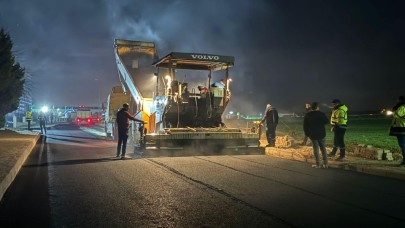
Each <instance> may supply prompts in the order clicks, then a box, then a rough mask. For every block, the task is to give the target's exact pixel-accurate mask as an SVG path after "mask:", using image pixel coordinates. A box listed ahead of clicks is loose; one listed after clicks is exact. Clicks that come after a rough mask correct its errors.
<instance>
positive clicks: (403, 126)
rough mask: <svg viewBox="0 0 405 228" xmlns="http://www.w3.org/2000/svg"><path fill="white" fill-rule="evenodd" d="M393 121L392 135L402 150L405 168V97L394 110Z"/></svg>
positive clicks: (400, 98) (401, 98)
mask: <svg viewBox="0 0 405 228" xmlns="http://www.w3.org/2000/svg"><path fill="white" fill-rule="evenodd" d="M392 111H393V112H394V113H393V119H392V123H391V128H390V135H392V136H396V137H397V139H398V144H399V147H400V148H401V150H402V162H401V164H400V165H401V166H405V96H400V97H399V98H398V100H397V104H396V105H395V107H394V108H393V109H392Z"/></svg>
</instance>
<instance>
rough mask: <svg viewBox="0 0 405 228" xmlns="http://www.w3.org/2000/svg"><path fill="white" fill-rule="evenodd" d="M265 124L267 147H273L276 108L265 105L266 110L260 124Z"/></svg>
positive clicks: (274, 142)
mask: <svg viewBox="0 0 405 228" xmlns="http://www.w3.org/2000/svg"><path fill="white" fill-rule="evenodd" d="M263 122H266V127H267V131H266V136H267V143H268V144H267V146H266V147H273V146H275V144H276V128H277V124H278V111H277V109H276V108H274V107H273V106H271V105H270V104H267V106H266V110H265V111H264V116H263V119H262V121H261V123H263Z"/></svg>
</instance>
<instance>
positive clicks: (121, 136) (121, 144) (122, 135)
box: [117, 128, 128, 157]
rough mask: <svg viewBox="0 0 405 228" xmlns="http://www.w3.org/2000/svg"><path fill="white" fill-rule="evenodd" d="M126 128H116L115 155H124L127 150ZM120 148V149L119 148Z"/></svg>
mask: <svg viewBox="0 0 405 228" xmlns="http://www.w3.org/2000/svg"><path fill="white" fill-rule="evenodd" d="M127 140H128V129H127V128H124V129H118V145H117V156H120V154H121V157H125V153H126V150H127ZM121 149H122V150H121Z"/></svg>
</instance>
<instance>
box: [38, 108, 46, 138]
mask: <svg viewBox="0 0 405 228" xmlns="http://www.w3.org/2000/svg"><path fill="white" fill-rule="evenodd" d="M38 122H39V128H41V134H43V133H44V132H45V134H46V117H45V114H44V113H43V112H41V113H39V115H38Z"/></svg>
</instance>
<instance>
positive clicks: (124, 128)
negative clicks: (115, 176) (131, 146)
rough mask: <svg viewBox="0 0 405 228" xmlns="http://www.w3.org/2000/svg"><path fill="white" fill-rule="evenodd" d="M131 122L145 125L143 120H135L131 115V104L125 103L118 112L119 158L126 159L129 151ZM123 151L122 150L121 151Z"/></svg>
mask: <svg viewBox="0 0 405 228" xmlns="http://www.w3.org/2000/svg"><path fill="white" fill-rule="evenodd" d="M129 120H134V121H138V122H141V123H142V124H145V122H144V121H143V120H140V119H137V118H135V117H134V116H133V115H131V114H130V113H129V104H128V103H125V104H123V105H122V108H121V109H120V110H119V111H118V112H117V120H116V122H117V126H118V144H117V158H119V157H120V154H121V159H125V158H126V157H125V152H126V149H127V140H128V131H129ZM121 149H122V150H121Z"/></svg>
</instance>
